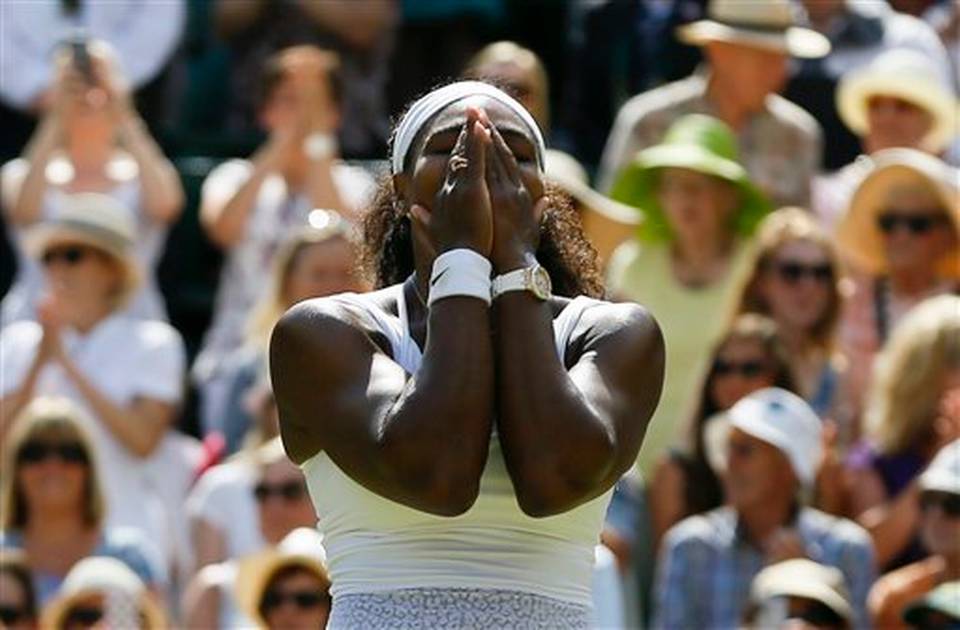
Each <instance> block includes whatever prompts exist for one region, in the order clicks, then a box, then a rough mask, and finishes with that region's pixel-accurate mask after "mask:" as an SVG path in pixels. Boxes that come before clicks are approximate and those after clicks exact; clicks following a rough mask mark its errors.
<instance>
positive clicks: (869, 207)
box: [837, 149, 960, 277]
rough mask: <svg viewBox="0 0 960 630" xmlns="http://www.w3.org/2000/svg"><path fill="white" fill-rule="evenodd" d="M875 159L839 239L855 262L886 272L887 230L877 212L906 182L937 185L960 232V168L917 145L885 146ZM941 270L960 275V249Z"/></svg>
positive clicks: (872, 270)
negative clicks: (883, 231) (879, 224)
mask: <svg viewBox="0 0 960 630" xmlns="http://www.w3.org/2000/svg"><path fill="white" fill-rule="evenodd" d="M871 160H872V162H873V166H872V168H871V169H870V171H869V172H868V173H867V175H866V177H864V178H863V180H862V181H861V182H860V185H859V186H858V187H857V190H856V191H855V192H854V194H853V198H852V199H851V201H850V207H849V209H848V210H847V213H846V215H844V217H843V219H842V220H841V222H840V225H839V226H838V229H837V241H838V243H839V245H840V247H841V249H842V251H843V252H844V255H845V256H848V257H849V258H850V259H851V260H852V261H853V263H854V264H855V265H857V266H858V267H860V268H861V269H863V270H864V271H866V272H868V273H872V274H874V275H882V274H884V273H886V271H887V261H886V255H885V253H884V244H883V235H882V234H881V233H880V230H879V229H878V228H877V225H876V217H877V215H878V214H880V213H881V212H883V211H884V210H885V209H886V206H887V199H888V197H889V195H890V193H891V191H893V190H896V189H897V188H901V187H903V186H916V185H922V186H926V187H929V188H931V190H932V191H933V192H934V194H936V196H937V197H938V198H939V200H940V202H941V203H942V204H943V207H944V208H945V210H946V213H947V216H948V217H949V218H950V220H951V222H952V223H953V226H954V230H956V232H957V235H958V237H960V182H958V175H957V172H956V170H955V169H953V168H951V167H950V166H948V165H947V164H945V163H944V162H942V161H941V160H939V159H938V158H936V157H933V156H932V155H928V154H926V153H924V152H922V151H917V150H915V149H884V150H883V151H877V152H876V153H875V154H873V155H872V156H871ZM940 271H941V273H943V274H944V275H945V276H946V277H958V276H960V252H958V251H956V250H955V251H954V252H953V253H952V254H950V255H949V256H947V257H946V258H945V259H944V260H943V261H941V264H940Z"/></svg>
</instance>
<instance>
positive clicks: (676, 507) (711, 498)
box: [647, 314, 794, 548]
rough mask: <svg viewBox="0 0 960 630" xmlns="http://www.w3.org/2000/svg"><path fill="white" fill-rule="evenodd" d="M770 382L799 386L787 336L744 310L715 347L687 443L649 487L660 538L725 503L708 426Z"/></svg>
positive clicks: (665, 460) (669, 456)
mask: <svg viewBox="0 0 960 630" xmlns="http://www.w3.org/2000/svg"><path fill="white" fill-rule="evenodd" d="M767 387H780V388H782V389H785V390H787V391H794V378H793V375H792V374H791V371H790V363H789V359H788V354H787V351H786V348H785V346H784V341H783V338H782V337H781V335H780V333H779V331H778V329H777V325H776V324H775V323H774V322H773V321H771V320H769V319H767V318H766V317H761V316H759V315H754V314H747V315H741V316H739V317H737V318H736V319H735V320H734V321H733V324H732V325H731V326H730V330H729V331H727V333H726V335H724V337H723V338H722V339H721V340H720V343H719V344H718V345H717V347H716V349H715V350H714V352H713V361H712V363H711V364H710V366H709V368H708V370H707V375H706V378H705V379H704V383H703V387H702V388H701V391H700V395H699V404H698V408H697V410H696V413H694V414H693V416H692V417H691V422H689V423H688V426H687V431H688V435H687V436H686V437H687V439H686V442H687V443H686V444H685V445H683V447H682V448H672V449H670V450H669V451H668V452H667V453H666V454H665V455H663V456H662V457H661V458H660V460H659V461H658V462H657V467H656V468H655V469H654V471H653V476H652V477H651V479H650V483H649V484H648V486H647V492H648V493H649V495H650V511H651V517H652V519H653V534H654V541H655V543H659V541H660V540H661V539H662V538H663V535H664V534H665V533H666V531H667V530H668V529H670V528H671V527H673V526H674V525H676V524H677V523H678V522H679V521H681V520H683V519H685V518H687V517H688V516H693V515H694V514H700V513H701V512H707V511H710V510H713V509H715V508H718V507H720V505H721V504H722V503H723V489H722V487H721V484H720V479H719V478H718V476H717V471H715V470H714V469H713V467H712V466H711V463H710V461H709V457H708V453H707V444H706V435H705V434H706V431H707V427H708V425H709V424H710V423H712V422H713V421H714V420H715V419H716V418H717V415H718V414H719V413H721V412H723V411H726V410H727V409H730V408H731V407H733V405H734V404H736V403H737V402H738V401H739V400H740V399H741V398H743V397H744V396H746V395H748V394H751V393H753V392H755V391H757V390H760V389H764V388H767ZM655 548H656V545H655Z"/></svg>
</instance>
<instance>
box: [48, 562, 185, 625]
mask: <svg viewBox="0 0 960 630" xmlns="http://www.w3.org/2000/svg"><path fill="white" fill-rule="evenodd" d="M94 595H103V596H104V597H105V598H107V601H108V605H109V603H112V602H113V601H114V600H113V597H119V599H118V600H117V603H118V604H126V603H129V604H131V605H132V606H138V607H139V610H138V611H137V610H135V609H134V610H131V611H130V613H131V614H133V615H136V614H142V615H143V617H144V620H145V626H144V627H145V628H149V629H150V630H160V629H161V628H165V627H166V625H167V624H166V619H165V616H164V614H163V611H162V610H161V609H160V607H159V606H158V605H157V603H156V602H154V600H153V598H152V597H151V596H150V593H149V591H148V590H147V587H146V585H145V584H144V583H143V580H141V579H140V578H139V577H138V576H137V574H136V573H134V572H133V570H132V569H131V568H130V567H128V566H127V565H126V564H125V563H123V562H122V561H120V560H117V559H116V558H111V557H106V556H91V557H88V558H84V559H83V560H81V561H80V562H78V563H77V564H75V565H74V566H73V568H72V569H70V572H69V573H68V574H67V577H66V579H64V581H63V584H62V585H61V586H60V590H59V591H58V592H57V596H56V598H55V599H53V600H52V601H51V602H50V603H49V604H47V607H46V608H45V609H44V611H43V614H42V616H41V620H40V627H41V628H57V629H59V628H62V627H63V622H64V620H65V617H66V615H67V614H68V613H69V612H70V609H71V608H72V607H73V606H74V605H75V604H77V603H78V602H80V601H82V600H84V599H85V598H87V597H90V596H94Z"/></svg>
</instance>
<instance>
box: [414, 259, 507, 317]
mask: <svg viewBox="0 0 960 630" xmlns="http://www.w3.org/2000/svg"><path fill="white" fill-rule="evenodd" d="M492 268H493V267H492V266H491V265H490V261H489V260H487V259H486V258H484V257H483V256H481V255H480V254H478V253H477V252H475V251H473V250H472V249H451V250H450V251H448V252H444V253H442V254H440V255H439V256H437V258H436V259H435V260H434V261H433V273H431V274H430V298H429V299H428V301H427V306H433V303H434V302H436V301H437V300H442V299H443V298H448V297H453V296H455V295H465V296H468V297H475V298H480V299H481V300H483V301H484V302H486V303H487V305H488V306H489V305H490V270H491V269H492Z"/></svg>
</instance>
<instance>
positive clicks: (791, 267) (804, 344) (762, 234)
mask: <svg viewBox="0 0 960 630" xmlns="http://www.w3.org/2000/svg"><path fill="white" fill-rule="evenodd" d="M841 282H842V278H841V270H840V264H839V259H838V257H837V250H836V246H835V245H834V244H833V242H832V241H831V239H830V237H829V235H827V233H826V232H825V231H824V230H823V229H822V228H821V227H820V226H819V225H818V224H817V223H816V221H815V220H814V219H813V217H812V216H811V215H810V214H809V213H808V212H807V211H805V210H803V209H801V208H796V207H788V208H783V209H781V210H778V211H776V212H774V213H773V214H771V215H770V216H768V217H766V218H765V219H764V220H763V222H762V223H761V224H760V226H759V227H758V229H757V235H756V243H755V247H754V257H753V261H752V264H751V266H750V271H749V272H748V274H747V277H746V281H745V283H744V285H743V288H742V289H741V292H740V297H739V299H738V301H737V307H736V312H737V314H738V315H740V314H742V313H760V314H762V315H766V316H768V317H770V318H771V319H773V320H774V321H775V322H776V323H777V328H778V329H779V331H780V336H781V338H782V340H783V343H784V346H785V347H786V349H787V356H788V357H789V361H790V369H791V372H792V374H793V379H794V382H795V383H796V385H797V391H798V393H799V394H800V395H801V396H802V397H803V398H804V399H805V400H806V401H807V402H808V403H809V404H810V406H811V407H812V408H813V410H814V411H816V412H817V414H818V415H820V416H821V417H822V418H829V419H831V420H833V421H835V422H836V423H837V424H838V425H839V427H840V428H841V434H842V435H843V436H845V437H846V438H847V440H849V439H850V438H851V437H852V436H855V435H856V430H855V429H856V428H855V427H854V426H852V425H853V417H854V411H853V408H852V407H851V400H850V395H849V391H848V389H847V384H846V380H845V373H846V361H845V359H844V357H843V355H842V354H840V353H839V351H838V349H837V347H836V332H837V324H838V322H839V319H840V313H841V310H842V307H843V295H842V293H841ZM845 441H846V440H845Z"/></svg>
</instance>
